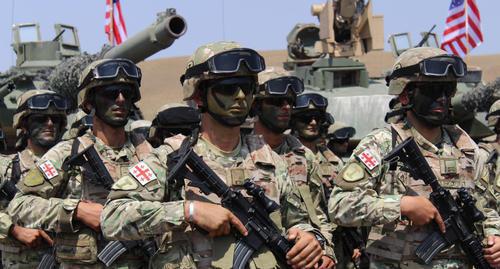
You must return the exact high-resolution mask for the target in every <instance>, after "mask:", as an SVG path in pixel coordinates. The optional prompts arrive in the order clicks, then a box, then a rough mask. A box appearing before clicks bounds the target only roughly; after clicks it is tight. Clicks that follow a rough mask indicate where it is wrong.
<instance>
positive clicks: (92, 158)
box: [63, 145, 156, 267]
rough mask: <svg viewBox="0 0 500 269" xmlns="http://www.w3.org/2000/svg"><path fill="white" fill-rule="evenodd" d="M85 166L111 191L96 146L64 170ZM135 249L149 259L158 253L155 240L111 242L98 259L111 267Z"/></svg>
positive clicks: (89, 148) (72, 161)
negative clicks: (126, 253) (139, 250)
mask: <svg viewBox="0 0 500 269" xmlns="http://www.w3.org/2000/svg"><path fill="white" fill-rule="evenodd" d="M84 164H88V166H89V167H90V169H91V170H92V171H93V173H94V176H93V177H94V178H95V179H97V180H99V181H100V182H101V184H103V185H104V186H105V187H106V188H107V189H111V186H112V185H113V183H114V180H113V178H112V177H111V175H110V174H109V172H108V169H107V168H106V166H105V165H104V163H103V162H102V159H101V157H100V156H99V154H98V153H97V151H96V150H95V148H94V145H90V146H89V147H87V148H85V149H84V150H82V151H81V152H79V153H78V154H76V155H74V156H72V157H71V158H69V159H68V160H67V161H65V162H64V163H63V169H64V170H68V169H69V167H71V166H83V165H84ZM135 247H141V249H142V250H144V252H145V254H146V256H149V257H151V256H152V255H153V254H154V253H155V252H156V243H155V242H154V241H153V240H131V241H110V242H108V244H106V246H105V247H104V248H103V249H102V251H101V252H99V254H97V258H98V259H99V260H100V261H101V262H102V263H104V264H105V265H106V266H107V267H109V266H110V265H111V264H113V262H114V261H115V260H116V259H118V258H119V257H120V256H121V255H122V254H123V253H125V252H126V251H128V250H131V249H133V248H135Z"/></svg>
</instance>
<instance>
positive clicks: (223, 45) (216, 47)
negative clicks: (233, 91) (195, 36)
mask: <svg viewBox="0 0 500 269" xmlns="http://www.w3.org/2000/svg"><path fill="white" fill-rule="evenodd" d="M236 48H241V45H240V44H238V43H236V42H233V41H219V42H214V43H208V44H205V45H202V46H200V47H198V48H197V49H196V51H195V52H194V54H193V55H191V57H190V58H189V60H188V63H187V65H186V70H187V69H188V68H190V67H192V66H195V65H197V64H201V63H204V62H206V61H207V60H208V59H209V58H210V57H212V56H214V55H215V54H218V53H221V52H224V51H228V50H232V49H236ZM210 78H211V77H210V75H209V74H208V73H206V74H203V75H200V76H195V77H192V78H190V79H186V80H185V81H184V82H183V84H182V88H183V93H184V100H189V99H191V98H192V97H193V94H194V93H195V91H196V89H197V87H198V84H199V83H200V81H203V80H207V79H210Z"/></svg>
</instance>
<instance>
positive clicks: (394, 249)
mask: <svg viewBox="0 0 500 269" xmlns="http://www.w3.org/2000/svg"><path fill="white" fill-rule="evenodd" d="M405 53H406V54H405ZM405 53H404V54H402V55H401V56H400V58H398V61H397V63H396V64H395V66H398V65H399V67H401V63H400V62H401V61H403V60H399V59H405V58H404V57H407V56H410V59H411V60H415V58H416V59H417V60H418V61H420V60H422V59H425V58H426V57H432V56H439V55H444V54H445V52H444V51H441V50H439V49H431V48H417V49H413V50H409V51H407V52H405ZM412 53H414V55H413V54H412ZM412 57H413V58H412ZM418 61H417V62H418ZM398 62H399V63H398ZM417 79H421V80H422V81H423V80H425V79H426V78H425V77H422V76H419V77H418V78H417ZM446 79H448V80H449V78H446V77H437V78H432V80H431V81H434V80H436V81H437V80H442V81H443V80H446ZM401 80H407V81H406V82H402V81H401ZM409 80H410V79H408V78H404V77H403V78H397V79H395V80H391V84H390V88H389V92H390V93H393V94H400V93H401V92H402V91H403V89H402V88H403V87H404V85H405V84H406V83H408V81H409ZM427 80H429V79H427ZM455 80H456V78H455ZM393 82H395V84H396V86H401V88H399V91H398V89H397V88H396V89H395V88H394V87H396V86H395V84H393ZM398 84H399V85H398ZM391 91H392V92H391ZM394 91H397V92H394ZM441 128H442V140H441V142H440V143H439V144H438V146H436V145H434V144H433V143H431V142H429V141H428V140H426V139H425V138H424V137H423V136H422V135H421V134H420V133H418V132H417V131H416V129H414V128H413V127H412V126H411V125H410V124H409V122H407V121H406V120H405V121H401V122H399V123H396V124H391V127H390V128H385V129H379V130H375V131H373V132H371V133H370V134H369V135H368V136H366V137H365V138H364V139H362V140H361V142H360V143H359V145H358V147H357V148H356V149H355V150H354V153H353V155H352V156H351V158H350V159H349V161H348V162H347V164H346V165H345V166H344V168H343V169H342V170H341V172H340V174H339V176H338V177H337V179H336V187H335V188H334V192H333V193H332V196H331V198H330V201H329V214H330V217H331V218H332V219H333V220H334V222H336V223H337V224H339V225H345V226H371V232H370V234H369V240H368V246H367V252H368V253H369V254H370V255H371V262H372V265H371V266H372V268H471V267H472V266H471V265H470V264H469V262H468V261H467V258H466V257H465V256H464V255H463V254H462V252H461V250H460V248H459V247H458V246H454V247H452V248H450V249H447V250H446V251H443V252H442V253H440V254H438V255H437V256H436V257H435V258H434V259H433V261H432V262H431V264H430V265H425V266H424V265H422V264H419V263H417V257H416V256H415V249H416V247H417V246H418V245H419V244H420V242H421V241H422V240H423V239H424V238H425V237H426V236H427V235H428V234H429V233H430V232H431V231H432V230H433V229H434V226H433V224H432V223H430V224H427V225H424V226H418V227H417V226H412V225H411V223H410V221H409V220H408V219H406V218H401V210H400V201H401V197H402V196H405V195H409V196H415V195H419V196H423V197H428V195H429V193H430V192H431V187H430V186H426V185H424V182H423V181H422V180H415V179H413V178H412V177H411V176H410V175H409V174H408V173H407V172H405V171H402V170H401V167H400V166H399V164H398V166H397V167H396V170H395V171H392V170H391V171H389V167H388V165H387V164H386V163H382V158H383V157H384V156H385V155H386V154H387V153H389V152H390V151H391V149H392V148H393V147H394V146H395V145H396V144H398V143H400V142H402V141H403V140H405V139H406V138H408V137H413V138H414V139H415V142H416V143H417V144H418V146H419V148H420V149H421V151H422V154H423V156H424V157H425V159H426V160H427V162H428V163H429V165H430V167H431V169H432V170H433V172H434V173H435V175H436V177H437V179H438V181H439V183H440V184H441V185H442V186H443V187H445V188H447V189H449V190H450V191H451V192H452V194H453V195H455V193H456V191H457V190H458V189H459V188H461V187H464V188H466V189H468V190H469V191H470V193H471V194H472V195H473V196H474V197H475V198H477V199H478V202H477V203H476V205H477V206H478V208H480V210H482V211H483V213H485V215H486V217H487V219H486V220H485V221H484V222H483V225H482V231H481V232H482V233H483V234H484V235H485V236H489V235H496V234H498V232H499V227H500V218H499V217H498V213H497V211H496V208H491V205H492V204H491V203H490V202H489V201H487V200H488V198H487V196H485V195H484V188H483V187H482V186H481V185H482V181H481V180H479V178H478V176H477V175H480V174H481V172H480V171H482V169H483V166H482V164H481V163H480V162H478V147H477V145H476V144H475V143H474V141H473V140H472V139H471V138H470V137H469V136H468V135H467V134H466V133H465V132H464V131H463V130H462V129H460V128H459V127H458V126H455V125H448V126H447V125H444V126H442V127H441Z"/></svg>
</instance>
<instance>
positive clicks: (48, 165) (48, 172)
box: [38, 160, 59, 180]
mask: <svg viewBox="0 0 500 269" xmlns="http://www.w3.org/2000/svg"><path fill="white" fill-rule="evenodd" d="M38 167H39V168H40V170H41V171H42V173H43V175H44V176H45V178H46V179H49V180H50V179H52V178H54V177H56V176H57V175H59V173H58V172H57V169H56V168H55V167H54V165H53V164H52V162H51V161H50V160H47V161H45V162H43V163H42V164H40V165H39V166H38Z"/></svg>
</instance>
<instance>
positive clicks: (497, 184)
mask: <svg viewBox="0 0 500 269" xmlns="http://www.w3.org/2000/svg"><path fill="white" fill-rule="evenodd" d="M499 111H500V100H497V101H496V102H495V103H493V105H492V106H491V107H490V110H489V113H488V115H487V116H486V118H487V120H488V126H489V127H492V128H495V126H496V125H497V124H498V120H499V118H500V115H498V113H499ZM497 136H498V134H496V135H494V136H492V137H491V140H492V141H489V142H486V141H485V142H481V143H479V156H480V158H481V161H483V162H485V164H486V168H487V169H488V173H485V174H484V175H482V176H481V178H482V179H483V180H484V183H485V184H484V185H485V187H486V186H487V189H488V190H487V192H488V193H489V195H490V196H491V198H493V200H496V202H497V206H498V205H499V200H500V197H499V195H500V170H499V169H500V158H498V154H499V153H500V145H499V144H498V139H497Z"/></svg>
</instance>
